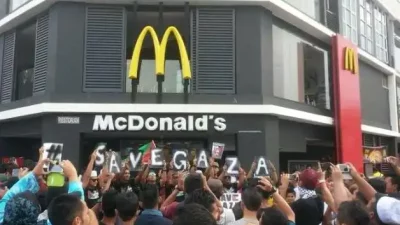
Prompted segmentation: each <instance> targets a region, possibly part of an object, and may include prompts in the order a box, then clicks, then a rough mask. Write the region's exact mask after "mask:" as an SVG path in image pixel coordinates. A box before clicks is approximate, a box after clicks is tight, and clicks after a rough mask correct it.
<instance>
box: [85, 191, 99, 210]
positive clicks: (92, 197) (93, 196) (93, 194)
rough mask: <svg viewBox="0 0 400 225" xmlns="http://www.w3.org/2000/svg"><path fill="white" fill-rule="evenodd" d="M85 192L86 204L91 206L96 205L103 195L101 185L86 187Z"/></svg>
mask: <svg viewBox="0 0 400 225" xmlns="http://www.w3.org/2000/svg"><path fill="white" fill-rule="evenodd" d="M84 193H85V200H86V204H87V206H88V207H89V208H92V207H93V206H95V205H96V204H97V203H98V202H99V200H100V199H101V197H102V193H101V189H100V188H99V187H95V188H86V189H85V191H84Z"/></svg>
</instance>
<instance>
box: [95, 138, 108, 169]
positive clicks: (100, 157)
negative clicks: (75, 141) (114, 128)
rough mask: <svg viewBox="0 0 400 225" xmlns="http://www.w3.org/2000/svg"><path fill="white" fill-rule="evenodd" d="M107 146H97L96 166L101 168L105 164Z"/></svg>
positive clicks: (101, 144) (102, 144)
mask: <svg viewBox="0 0 400 225" xmlns="http://www.w3.org/2000/svg"><path fill="white" fill-rule="evenodd" d="M106 147H107V144H106V143H99V144H97V146H96V148H95V149H96V150H95V151H96V161H95V166H98V167H101V166H103V164H104V160H105V159H104V152H105V151H106Z"/></svg>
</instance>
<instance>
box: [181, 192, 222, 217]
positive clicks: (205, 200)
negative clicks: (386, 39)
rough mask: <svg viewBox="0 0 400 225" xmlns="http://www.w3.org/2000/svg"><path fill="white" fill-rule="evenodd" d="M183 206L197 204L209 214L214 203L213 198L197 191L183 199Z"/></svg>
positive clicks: (207, 193)
mask: <svg viewBox="0 0 400 225" xmlns="http://www.w3.org/2000/svg"><path fill="white" fill-rule="evenodd" d="M184 203H185V205H186V204H190V203H197V204H200V205H202V206H204V207H205V208H206V209H207V210H208V211H209V212H211V213H212V212H213V204H214V203H215V198H214V196H213V195H212V194H211V193H210V192H209V191H206V190H203V189H197V190H195V191H193V192H192V193H191V194H189V195H188V196H187V197H186V199H185V202H184Z"/></svg>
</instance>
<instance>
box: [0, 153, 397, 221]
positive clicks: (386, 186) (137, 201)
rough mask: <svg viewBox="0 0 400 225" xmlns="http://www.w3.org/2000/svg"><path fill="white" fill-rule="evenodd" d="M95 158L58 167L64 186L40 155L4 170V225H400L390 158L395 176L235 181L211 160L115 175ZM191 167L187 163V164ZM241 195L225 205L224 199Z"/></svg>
mask: <svg viewBox="0 0 400 225" xmlns="http://www.w3.org/2000/svg"><path fill="white" fill-rule="evenodd" d="M95 160H96V154H95V152H94V153H93V154H92V155H91V158H90V160H89V164H88V165H87V168H86V170H85V171H84V172H83V174H82V175H81V176H79V175H78V172H77V169H76V168H75V166H74V165H73V164H72V163H71V162H70V161H68V160H63V161H61V162H59V166H61V167H62V174H63V176H64V177H65V184H64V185H62V186H52V185H48V184H49V175H48V174H47V173H45V172H44V169H43V167H44V166H46V165H48V163H52V162H49V160H48V159H44V158H43V156H42V155H41V156H40V158H39V160H38V163H37V164H36V165H35V166H34V167H33V166H32V167H33V168H19V171H18V172H19V173H18V176H12V175H11V173H12V170H14V169H16V167H15V165H8V166H6V167H4V168H2V170H3V171H1V172H2V173H3V174H5V175H4V176H3V177H2V182H1V183H0V224H1V225H37V224H45V225H50V224H51V225H97V224H102V225H116V224H118V225H133V224H135V225H171V224H174V225H217V224H218V225H247V224H254V225H258V224H260V225H294V224H296V225H320V224H323V225H381V224H388V225H393V224H400V200H399V198H400V167H399V165H400V160H398V159H397V158H396V157H389V158H387V161H388V162H390V164H391V166H392V167H393V170H394V171H395V172H396V173H397V176H394V175H392V176H387V177H374V178H371V177H365V176H363V173H362V172H360V171H357V169H356V168H355V167H354V166H353V165H352V164H351V163H345V165H346V166H347V168H348V169H349V170H348V171H347V172H348V174H343V171H342V170H341V169H340V168H339V167H338V166H336V165H333V164H331V165H330V166H329V168H325V169H324V170H323V169H322V168H321V167H319V168H306V169H305V170H303V171H296V172H295V173H293V174H285V173H282V174H279V172H278V171H276V170H275V168H274V167H273V166H271V167H270V168H269V172H270V175H269V176H266V177H254V176H253V174H254V171H255V169H256V166H257V165H256V163H253V165H252V166H251V168H250V169H249V170H248V172H246V171H245V170H244V169H243V168H241V169H240V173H239V175H238V176H237V177H236V178H235V179H233V178H232V177H231V176H230V175H228V174H227V173H226V167H222V166H220V165H219V163H218V161H217V160H214V159H213V158H210V162H209V163H210V165H211V166H210V167H208V168H207V169H203V170H200V169H198V168H195V166H190V169H189V170H188V171H176V170H173V166H172V164H171V163H169V162H165V163H164V167H163V168H162V169H159V170H153V169H152V168H151V167H150V166H149V165H143V169H142V170H141V171H140V172H138V173H132V171H131V170H130V169H129V164H126V167H123V169H122V170H121V172H120V173H119V174H113V173H111V172H110V171H109V170H108V169H107V168H102V169H101V170H100V171H99V172H98V170H96V168H95ZM192 164H193V163H191V165H192ZM226 193H239V194H240V195H241V199H240V202H237V203H236V204H235V205H234V206H233V207H225V208H224V205H223V204H222V200H221V197H222V196H223V195H224V194H226Z"/></svg>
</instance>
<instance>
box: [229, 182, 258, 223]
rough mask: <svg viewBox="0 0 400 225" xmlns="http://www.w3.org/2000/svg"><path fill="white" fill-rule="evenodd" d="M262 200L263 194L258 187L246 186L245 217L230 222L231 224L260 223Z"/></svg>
mask: <svg viewBox="0 0 400 225" xmlns="http://www.w3.org/2000/svg"><path fill="white" fill-rule="evenodd" d="M261 202H262V196H261V194H260V193H259V192H258V191H257V189H256V188H253V187H251V188H246V189H245V190H244V191H243V192H242V203H241V208H242V210H243V218H241V219H239V220H237V221H235V222H232V223H230V225H245V224H258V219H257V212H258V210H259V209H260V207H261Z"/></svg>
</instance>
